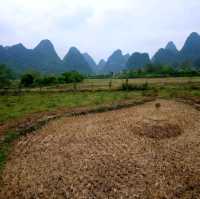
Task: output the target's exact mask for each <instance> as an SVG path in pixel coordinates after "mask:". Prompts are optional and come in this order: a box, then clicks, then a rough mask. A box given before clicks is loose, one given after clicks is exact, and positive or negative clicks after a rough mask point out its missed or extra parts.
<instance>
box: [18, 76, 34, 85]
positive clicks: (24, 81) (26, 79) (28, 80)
mask: <svg viewBox="0 0 200 199" xmlns="http://www.w3.org/2000/svg"><path fill="white" fill-rule="evenodd" d="M33 83H34V76H33V75H32V74H29V73H27V74H24V75H22V76H21V80H20V84H21V85H22V86H24V87H30V86H32V85H33Z"/></svg>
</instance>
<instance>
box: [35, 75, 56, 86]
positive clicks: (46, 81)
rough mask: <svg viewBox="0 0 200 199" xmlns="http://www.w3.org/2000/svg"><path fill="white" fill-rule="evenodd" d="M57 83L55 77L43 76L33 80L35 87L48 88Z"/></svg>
mask: <svg viewBox="0 0 200 199" xmlns="http://www.w3.org/2000/svg"><path fill="white" fill-rule="evenodd" d="M57 83H58V80H57V78H56V77H55V76H44V77H39V78H37V79H36V80H35V85H36V86H37V85H38V86H50V85H55V84H57Z"/></svg>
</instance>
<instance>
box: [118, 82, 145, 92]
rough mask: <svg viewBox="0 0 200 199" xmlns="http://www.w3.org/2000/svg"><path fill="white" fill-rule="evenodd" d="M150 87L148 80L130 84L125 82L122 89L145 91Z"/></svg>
mask: <svg viewBox="0 0 200 199" xmlns="http://www.w3.org/2000/svg"><path fill="white" fill-rule="evenodd" d="M148 89H149V84H148V83H147V82H146V83H144V84H128V83H123V84H122V86H121V90H123V91H145V90H148Z"/></svg>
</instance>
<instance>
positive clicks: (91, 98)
mask: <svg viewBox="0 0 200 199" xmlns="http://www.w3.org/2000/svg"><path fill="white" fill-rule="evenodd" d="M112 81H113V83H112V89H111V90H108V89H109V88H108V84H109V82H110V80H109V79H107V80H105V79H104V80H100V79H98V80H97V79H89V80H85V81H84V82H83V83H81V84H80V85H79V86H78V87H79V89H80V90H84V89H86V90H90V91H87V92H79V91H76V92H59V91H63V90H67V89H69V88H70V86H71V87H72V85H60V86H57V87H48V88H43V89H42V92H38V91H37V92H36V90H39V88H34V89H31V90H30V91H29V92H23V93H21V94H20V95H13V94H9V95H2V96H0V107H1V109H0V123H2V122H5V121H7V120H9V119H16V118H20V117H24V116H26V115H27V114H30V113H37V112H43V111H52V110H56V109H58V108H71V107H84V106H87V107H92V106H96V105H100V104H106V103H114V102H117V101H119V100H125V99H136V98H139V97H141V98H142V97H143V96H145V95H148V94H150V95H158V96H160V97H177V96H200V78H195V77H194V78H154V79H131V80H129V83H130V84H135V85H142V84H144V83H145V82H148V85H149V88H148V90H147V91H142V90H140V89H138V90H137V91H136V90H133V91H129V92H124V91H117V90H116V89H117V88H119V87H120V86H121V84H122V83H123V82H125V80H119V79H113V80H112ZM91 85H92V86H91ZM100 88H101V89H103V90H105V91H101V92H97V91H95V90H98V89H100ZM101 89H100V90H101ZM92 90H94V91H93V92H91V91H92ZM106 90H107V91H106Z"/></svg>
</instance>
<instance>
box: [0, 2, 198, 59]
mask: <svg viewBox="0 0 200 199" xmlns="http://www.w3.org/2000/svg"><path fill="white" fill-rule="evenodd" d="M0 12H1V14H0V44H2V45H13V44H16V43H19V42H21V43H23V44H24V45H25V46H26V47H27V48H34V47H35V46H36V45H37V44H38V43H39V41H40V40H42V39H50V40H51V41H52V43H53V44H54V46H55V48H56V50H57V52H58V54H59V55H60V57H63V56H64V55H65V54H66V53H67V51H68V49H69V47H70V46H76V47H77V48H79V50H80V51H81V52H85V51H87V52H88V53H89V54H91V55H92V56H93V57H94V58H95V60H96V61H97V60H99V59H100V58H104V59H107V57H108V56H109V55H110V54H111V53H112V52H113V51H114V50H116V49H121V50H122V51H123V53H133V52H135V51H140V52H149V53H150V55H151V56H152V54H153V53H155V51H157V50H158V48H160V47H164V46H165V45H166V43H167V42H168V41H170V40H173V41H174V42H175V44H176V45H177V47H178V48H181V47H182V45H183V43H184V41H185V39H186V37H187V36H188V35H189V34H190V33H191V32H199V33H200V0H167V1H165V0H0Z"/></svg>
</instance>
